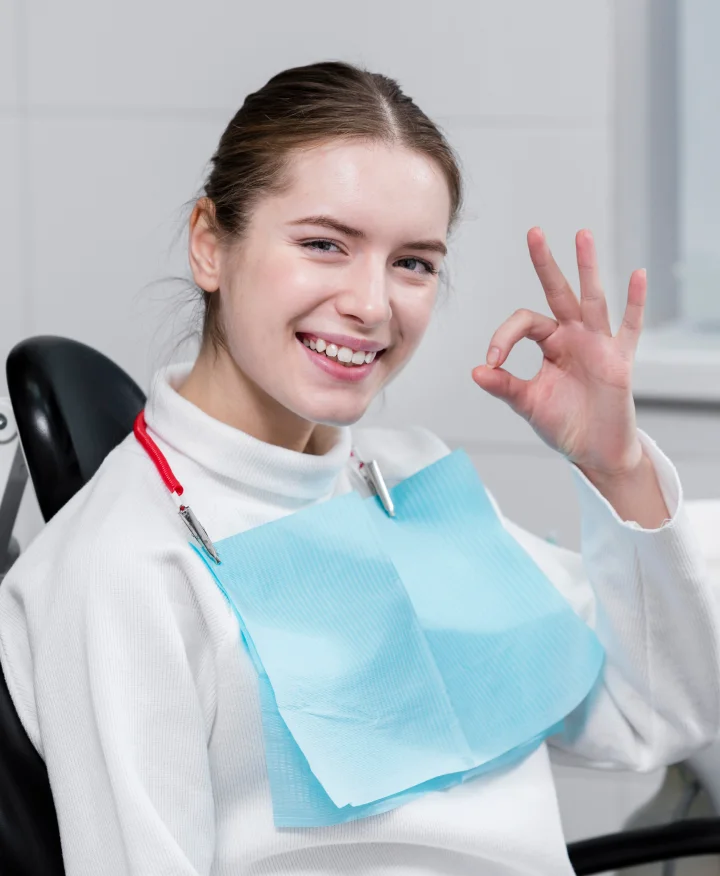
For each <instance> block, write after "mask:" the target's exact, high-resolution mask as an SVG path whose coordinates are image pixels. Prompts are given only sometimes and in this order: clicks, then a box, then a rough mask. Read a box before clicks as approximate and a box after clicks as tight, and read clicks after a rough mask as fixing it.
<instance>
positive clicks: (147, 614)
mask: <svg viewBox="0 0 720 876" xmlns="http://www.w3.org/2000/svg"><path fill="white" fill-rule="evenodd" d="M180 373H181V372H179V371H177V370H176V371H175V372H173V373H172V376H171V377H170V378H166V379H163V380H161V381H159V382H158V384H157V386H156V389H155V390H154V393H153V396H152V399H151V402H150V403H149V405H148V411H147V419H148V424H149V426H150V428H151V433H152V434H153V435H154V437H156V440H157V442H158V444H159V446H160V447H161V449H162V450H163V452H164V453H165V454H166V456H167V457H168V460H169V462H170V464H171V466H172V467H173V469H174V471H175V473H176V475H177V476H178V478H179V480H180V481H181V483H182V484H183V485H184V486H185V488H186V490H187V493H186V495H187V498H188V501H189V502H190V503H191V504H192V507H193V509H194V510H195V512H196V513H197V515H198V517H199V519H200V520H201V521H202V523H203V524H204V525H205V527H206V528H207V530H208V532H209V533H210V535H211V537H212V538H214V539H218V540H219V539H222V538H224V537H226V536H229V535H232V534H234V533H236V532H239V531H242V530H246V529H248V528H250V527H254V526H258V525H259V524H261V523H265V522H266V521H270V520H273V519H276V518H278V517H280V516H281V515H284V514H289V513H291V512H293V511H296V510H297V509H299V508H302V507H304V506H306V505H308V504H309V503H313V502H319V501H323V500H325V499H327V498H329V497H331V496H333V495H337V494H340V493H343V492H346V491H348V490H349V489H351V488H352V487H353V486H354V485H355V483H356V480H355V478H354V477H353V476H351V475H350V473H349V471H348V468H347V461H348V451H349V447H350V441H351V439H350V431H349V430H342V431H341V434H340V439H339V442H338V444H337V445H336V446H335V448H334V449H333V450H332V451H331V452H330V453H328V454H327V455H326V456H324V457H313V456H309V455H303V454H298V453H294V452H292V451H288V450H286V449H283V448H278V447H274V446H269V445H266V444H263V443H261V442H259V441H256V440H255V439H253V438H250V437H249V436H247V435H245V434H242V433H240V432H238V431H237V430H234V429H232V428H231V427H229V426H227V425H224V424H222V423H220V422H217V421H215V420H213V419H211V418H210V417H208V416H206V415H205V414H203V413H202V412H201V411H200V410H198V409H197V408H196V407H194V406H193V405H192V404H190V403H189V402H187V401H186V400H185V399H183V398H182V397H181V396H179V395H178V394H177V393H176V392H175V391H174V390H173V389H172V387H171V384H172V383H175V381H177V380H178V379H179V375H180ZM643 440H644V441H645V444H646V447H647V449H648V451H649V453H650V454H651V456H652V458H653V460H654V463H655V466H656V470H657V472H658V474H659V477H660V481H661V485H662V488H663V491H664V494H665V497H666V501H667V504H668V507H669V509H670V511H671V514H672V520H671V521H670V522H668V523H666V525H665V526H664V527H662V528H661V529H659V530H655V531H644V530H641V529H640V528H639V527H638V526H637V525H636V524H632V523H623V522H621V521H620V520H619V518H618V517H617V516H616V514H615V513H614V512H613V510H612V509H611V507H610V506H609V505H608V504H607V502H606V501H605V500H604V499H603V498H602V497H601V496H600V495H599V494H598V493H597V492H596V491H595V490H594V488H593V487H592V486H591V485H590V484H589V483H588V482H587V481H586V480H585V479H584V478H583V477H582V476H581V475H579V474H577V489H578V497H579V502H580V508H581V513H582V518H583V533H584V536H583V558H581V557H580V556H579V555H577V554H574V553H572V552H569V551H566V550H563V549H561V548H558V547H556V546H553V545H551V544H548V543H546V542H544V541H542V540H541V539H539V538H536V537H534V536H532V535H530V534H528V533H527V532H524V531H522V530H521V529H519V528H518V527H517V526H514V525H513V524H511V523H509V522H507V523H506V526H507V528H508V529H509V531H510V532H511V533H512V534H513V535H514V536H515V537H516V538H517V539H518V541H519V542H520V543H521V544H522V545H523V546H524V547H525V548H526V550H527V551H528V552H529V553H530V554H531V555H532V556H533V558H534V559H535V560H536V562H537V563H538V564H539V565H540V566H541V568H542V569H543V570H544V571H545V573H546V574H547V575H548V577H549V578H550V579H551V580H552V581H553V582H554V584H555V585H556V586H557V587H558V588H559V589H560V591H561V592H562V593H563V594H565V595H566V597H567V598H568V600H569V601H570V602H571V604H572V605H573V606H574V607H575V609H576V610H577V611H578V612H579V613H580V614H581V615H582V616H583V617H585V618H586V619H587V620H588V622H589V623H591V624H593V625H594V626H595V628H596V630H597V632H598V635H599V637H600V639H601V640H602V642H603V644H604V646H605V647H606V649H607V666H606V672H605V681H604V686H603V688H602V690H601V692H600V694H599V696H597V697H596V698H595V699H594V701H593V703H592V706H591V708H590V709H589V715H588V718H587V721H586V723H585V725H584V729H582V730H581V731H577V732H575V730H574V729H573V727H572V721H571V722H570V724H571V730H570V733H569V734H568V735H567V736H566V737H564V738H561V739H554V740H552V741H551V744H550V745H549V746H542V747H541V748H540V749H538V750H537V751H536V752H535V753H534V754H532V755H531V756H530V757H529V758H527V760H525V761H524V762H523V763H521V764H520V765H519V766H517V767H515V768H513V769H510V770H508V771H505V772H503V773H501V774H497V775H490V776H487V777H484V778H479V779H476V780H474V781H472V782H469V783H467V784H464V785H461V786H459V787H455V788H453V789H452V790H449V791H445V792H436V793H430V794H427V795H426V796H424V797H422V798H421V799H418V800H415V801H413V802H411V803H409V804H406V805H405V806H402V807H400V808H398V809H396V810H394V811H392V812H389V813H387V814H384V815H380V816H375V817H371V818H367V819H362V820H358V821H355V822H351V823H348V824H343V825H340V826H337V827H330V828H313V829H303V830H295V829H293V830H277V829H276V828H275V827H274V825H273V819H272V808H271V800H270V794H269V789H268V783H267V778H266V774H265V764H264V756H263V736H262V726H261V719H260V711H259V705H258V697H257V683H256V677H255V673H254V670H253V667H252V665H251V663H250V661H249V659H248V657H247V656H246V653H245V651H244V650H243V647H242V645H241V642H240V640H239V634H238V625H237V622H236V619H235V617H234V616H233V614H232V612H231V611H230V609H229V608H228V605H227V604H226V601H225V599H224V597H223V596H222V594H221V593H220V591H219V589H218V588H217V586H216V584H215V583H214V581H213V579H212V577H211V575H210V574H209V573H208V571H207V569H206V567H205V566H204V564H203V563H202V561H201V560H200V559H199V557H198V556H196V554H195V552H194V551H192V550H191V549H190V548H189V546H188V533H187V530H186V529H185V527H184V525H183V523H182V521H181V520H180V519H179V517H178V515H177V513H176V511H175V506H174V503H173V501H172V500H171V498H170V496H169V493H168V491H167V489H166V488H165V486H164V485H163V483H162V482H161V480H160V478H159V476H158V473H157V471H156V469H155V468H154V466H153V464H152V462H151V461H150V460H149V458H148V457H147V456H146V454H145V452H144V451H143V450H142V449H141V448H140V446H139V445H138V444H137V443H136V441H135V439H134V438H133V437H132V436H130V437H129V438H128V439H127V440H126V441H125V442H124V443H123V444H122V445H121V446H120V447H119V448H118V449H117V450H115V451H114V452H113V453H112V454H111V455H110V456H109V457H108V459H107V460H106V462H105V463H104V465H103V466H102V468H101V470H100V471H99V472H98V474H97V475H96V476H95V477H94V478H93V480H92V481H91V483H90V484H89V485H88V486H87V487H86V488H85V489H84V490H82V492H81V493H80V494H79V495H78V496H76V497H75V498H74V499H73V500H72V501H71V502H70V503H69V504H68V506H67V507H65V508H64V509H63V510H62V511H61V512H60V513H59V514H58V515H57V517H56V518H55V519H54V520H53V521H52V522H51V523H50V524H49V525H48V526H47V527H45V529H44V530H43V531H42V533H41V534H40V536H39V537H38V538H37V540H36V541H35V542H34V544H33V545H32V546H31V547H30V549H29V550H28V551H27V553H26V554H25V555H24V556H22V557H21V558H20V560H19V561H18V562H17V563H16V565H15V566H14V567H13V568H12V570H11V572H10V574H9V575H8V577H7V578H6V579H5V582H4V583H3V585H2V587H0V661H1V663H2V668H3V671H4V673H5V675H6V678H7V682H8V686H9V688H10V691H11V694H12V697H13V701H14V703H15V706H16V708H17V710H18V713H19V715H20V717H21V719H22V722H23V724H24V726H25V728H26V730H27V732H28V734H29V736H30V738H31V739H32V741H33V743H34V744H35V746H36V747H37V749H38V751H39V752H40V754H41V756H42V757H43V758H44V760H45V762H46V764H47V767H48V772H49V775H50V781H51V784H52V789H53V794H54V799H55V804H56V808H57V812H58V816H59V823H60V832H61V836H62V843H63V853H64V857H65V867H66V872H67V874H68V876H100V874H102V876H130V874H132V876H198V874H203V876H208V874H212V876H245V874H248V876H249V874H258V876H259V874H268V876H269V874H273V876H277V874H290V873H292V874H302V876H315V874H318V876H319V874H330V873H333V874H347V876H350V874H353V876H380V874H383V876H385V874H387V876H399V874H406V876H409V874H413V876H421V874H427V876H430V874H432V876H439V874H445V876H450V874H452V876H465V874H467V876H470V874H474V876H477V874H480V873H482V874H485V876H500V874H502V876H509V874H528V873H532V874H543V876H554V874H558V876H560V874H564V876H569V874H571V872H572V871H571V868H570V865H569V862H568V860H567V856H566V853H565V846H564V840H563V834H562V829H561V825H560V818H559V813H558V805H557V800H556V795H555V788H554V785H553V778H552V774H551V770H550V761H549V753H551V755H550V756H559V755H563V756H564V758H565V759H567V757H570V758H572V759H574V760H575V761H579V762H592V763H594V764H596V765H598V766H601V767H620V768H623V767H627V768H631V769H638V770H646V769H652V768H654V767H656V766H658V765H661V764H665V763H668V762H672V761H677V760H679V759H682V758H684V757H686V756H687V755H688V754H689V753H690V752H691V751H692V750H694V749H696V748H698V747H699V746H701V745H702V744H704V743H705V742H707V741H709V740H710V739H711V738H712V737H713V736H715V735H716V734H717V732H718V722H719V720H720V690H719V684H720V674H719V673H718V665H719V664H718V653H719V649H718V626H717V624H716V620H715V612H713V611H712V610H711V608H710V597H709V592H708V591H709V588H708V583H707V579H706V576H705V571H704V569H703V565H702V560H701V559H700V558H699V552H698V549H697V547H696V545H695V543H694V540H693V536H692V533H691V532H690V527H689V525H688V523H687V521H686V518H685V514H684V510H683V507H682V497H681V490H680V485H679V483H678V479H677V475H676V473H675V470H674V468H673V467H672V465H671V464H670V463H669V462H668V461H667V460H666V459H665V457H664V456H662V454H661V453H660V452H659V451H658V450H657V449H656V448H655V446H654V445H653V444H652V442H650V441H649V439H645V438H643ZM353 441H354V442H355V443H356V445H357V446H358V448H359V450H360V452H361V454H363V455H364V456H366V457H375V458H377V459H378V460H379V462H380V464H381V466H382V469H383V472H384V474H385V476H386V478H387V479H388V481H390V482H391V483H392V482H396V481H398V480H400V479H402V478H404V477H407V476H408V475H410V474H411V473H413V472H414V471H416V470H418V469H420V468H422V467H423V466H425V465H427V464H429V463H430V462H432V461H434V460H435V459H437V458H438V457H440V456H442V455H443V454H445V453H446V452H447V450H446V448H445V446H444V445H443V444H442V443H441V442H440V441H439V440H438V439H436V438H435V437H433V436H432V435H430V434H428V433H426V432H424V431H421V430H416V431H406V432H396V431H382V430H367V431H363V430H358V431H357V433H356V434H354V435H353ZM578 726H579V722H576V728H577V727H578Z"/></svg>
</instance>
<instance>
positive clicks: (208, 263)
mask: <svg viewBox="0 0 720 876" xmlns="http://www.w3.org/2000/svg"><path fill="white" fill-rule="evenodd" d="M214 219H215V208H214V205H213V202H212V201H211V200H210V199H209V198H200V200H199V201H198V202H197V204H195V206H194V208H193V211H192V215H191V216H190V233H189V240H188V253H189V256H190V269H191V270H192V274H193V278H194V279H195V282H196V283H197V285H198V286H199V287H200V288H201V289H202V290H203V291H205V292H217V290H218V289H219V287H220V264H221V256H222V253H221V248H220V241H219V240H218V236H217V234H216V232H215V231H214V228H215V222H214Z"/></svg>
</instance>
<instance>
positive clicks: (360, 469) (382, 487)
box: [133, 411, 395, 563]
mask: <svg viewBox="0 0 720 876" xmlns="http://www.w3.org/2000/svg"><path fill="white" fill-rule="evenodd" d="M133 433H134V435H135V437H136V438H137V440H138V442H139V444H140V446H141V447H142V448H143V450H144V451H145V452H146V453H147V455H148V456H149V457H150V459H151V460H152V461H153V463H154V464H155V468H156V469H157V470H158V474H159V475H160V477H161V478H162V481H163V483H164V484H165V486H166V487H167V488H168V490H169V491H170V493H171V495H173V496H176V497H177V498H178V499H180V496H182V494H183V493H184V492H185V489H184V487H183V485H182V484H181V483H180V481H179V480H178V479H177V478H176V477H175V475H174V473H173V470H172V469H171V468H170V463H169V462H168V461H167V459H166V458H165V455H164V454H163V452H162V450H160V448H159V447H158V446H157V444H156V443H155V442H154V441H153V439H152V438H151V437H150V436H149V435H148V431H147V423H146V422H145V411H140V413H139V414H138V415H137V417H136V418H135V422H134V423H133ZM350 461H351V463H352V464H353V465H354V467H355V470H356V472H357V473H358V474H359V475H360V477H361V478H362V480H363V481H364V482H365V483H366V484H367V485H368V486H369V487H370V489H371V490H372V491H373V492H374V493H375V495H376V496H377V497H378V498H379V499H380V502H381V503H382V506H383V508H384V509H385V511H386V512H387V513H388V515H389V516H390V517H394V516H395V506H394V505H393V501H392V497H391V496H390V491H389V490H388V488H387V485H386V484H385V479H384V478H383V476H382V473H381V471H380V467H379V466H378V464H377V462H376V461H375V460H374V459H371V460H370V461H369V462H368V463H364V462H363V461H362V460H361V459H360V458H359V457H358V455H357V454H356V453H355V451H354V450H351V451H350ZM178 512H179V514H180V517H182V519H183V522H184V523H185V525H186V526H187V528H188V529H189V530H190V532H191V533H192V536H193V538H194V539H195V541H196V542H197V543H198V544H199V545H200V547H202V548H203V549H204V550H205V551H207V553H208V554H209V555H210V557H212V559H213V560H214V561H215V562H216V563H219V562H220V556H219V555H218V552H217V551H216V550H215V545H214V544H213V543H212V541H211V540H210V536H209V535H208V534H207V532H206V531H205V528H204V526H203V525H202V524H201V523H200V521H199V520H198V519H197V517H196V516H195V515H194V514H193V512H192V510H191V509H190V506H189V505H186V504H184V503H181V502H178Z"/></svg>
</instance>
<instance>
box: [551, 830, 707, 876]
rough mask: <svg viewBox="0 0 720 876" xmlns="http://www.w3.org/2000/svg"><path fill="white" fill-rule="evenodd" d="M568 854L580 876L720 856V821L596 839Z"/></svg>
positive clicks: (573, 846) (583, 842)
mask: <svg viewBox="0 0 720 876" xmlns="http://www.w3.org/2000/svg"><path fill="white" fill-rule="evenodd" d="M568 854H569V855H570V861H571V863H572V865H573V868H574V870H575V872H576V874H577V876H590V874H593V873H606V872H607V871H609V870H622V869H624V868H625V867H635V866H638V865H640V864H653V863H656V862H657V861H672V860H673V859H675V858H693V857H698V856H699V855H720V818H694V819H689V820H688V821H678V822H675V823H673V824H661V825H658V826H653V827H646V828H641V829H639V830H628V831H623V832H622V833H612V834H608V835H607V836H600V837H593V839H589V840H581V841H580V842H575V843H570V844H569V845H568Z"/></svg>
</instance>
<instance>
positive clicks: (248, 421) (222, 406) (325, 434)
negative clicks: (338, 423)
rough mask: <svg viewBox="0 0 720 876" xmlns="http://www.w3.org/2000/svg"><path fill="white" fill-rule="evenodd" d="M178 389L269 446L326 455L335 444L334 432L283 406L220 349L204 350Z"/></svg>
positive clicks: (208, 411) (192, 400) (221, 420)
mask: <svg viewBox="0 0 720 876" xmlns="http://www.w3.org/2000/svg"><path fill="white" fill-rule="evenodd" d="M177 391H178V393H179V394H180V395H181V396H182V397H183V398H185V399H187V400H188V401H189V402H192V404H194V405H195V406H196V407H198V408H200V410H201V411H203V412H204V413H206V414H208V415H209V416H211V417H213V418H214V419H216V420H220V422H222V423H226V424H227V425H228V426H232V427H233V428H235V429H239V430H240V431H241V432H245V433H246V434H247V435H251V436H252V437H253V438H257V439H258V440H259V441H264V442H265V443H266V444H274V445H276V446H278V447H286V448H287V449H288V450H295V451H297V452H299V453H309V454H312V455H318V456H319V455H322V454H324V453H326V452H327V451H328V450H329V449H330V448H331V447H332V446H333V444H334V443H335V438H336V435H335V430H334V429H333V428H332V427H331V426H324V425H318V424H317V423H312V422H310V421H308V420H304V419H303V418H302V417H299V416H297V414H294V413H293V412H292V411H289V410H288V409H287V408H284V407H283V406H282V405H281V404H279V403H278V402H277V401H276V400H275V399H274V398H272V397H271V396H269V395H268V394H267V393H266V392H264V391H263V390H262V389H261V388H260V387H259V386H257V384H255V383H253V381H251V380H250V379H249V378H248V377H247V376H246V375H245V374H243V372H242V371H241V370H240V369H239V368H238V367H237V365H236V364H235V363H234V362H233V360H232V357H231V356H230V355H229V354H228V353H227V352H226V351H225V350H222V349H218V350H215V349H214V348H209V349H208V348H206V347H203V349H202V350H201V352H200V355H199V356H198V358H197V360H196V362H195V364H194V365H193V367H192V370H191V371H190V374H188V376H187V378H186V380H185V381H184V383H183V384H182V385H181V386H180V387H178V390H177Z"/></svg>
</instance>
